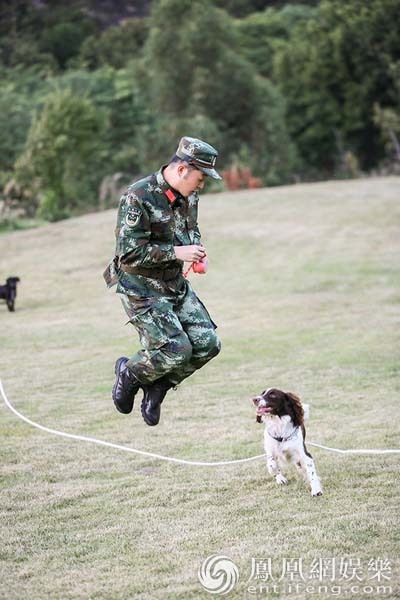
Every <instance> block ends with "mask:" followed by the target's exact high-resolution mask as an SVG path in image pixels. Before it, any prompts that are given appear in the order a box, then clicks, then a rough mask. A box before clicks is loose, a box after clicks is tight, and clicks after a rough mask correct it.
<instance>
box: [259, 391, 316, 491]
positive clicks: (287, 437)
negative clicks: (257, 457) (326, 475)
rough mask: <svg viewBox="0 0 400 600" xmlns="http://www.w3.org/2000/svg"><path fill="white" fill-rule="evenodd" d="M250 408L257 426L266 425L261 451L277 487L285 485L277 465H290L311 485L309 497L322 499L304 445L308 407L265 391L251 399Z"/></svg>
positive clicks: (295, 399) (293, 397)
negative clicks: (289, 463)
mask: <svg viewBox="0 0 400 600" xmlns="http://www.w3.org/2000/svg"><path fill="white" fill-rule="evenodd" d="M253 404H254V405H255V406H256V407H257V423H265V431H264V448H265V453H266V455H267V467H268V471H269V473H270V474H271V475H273V476H274V477H275V479H276V481H277V483H278V484H279V485H282V484H284V483H287V479H286V478H285V477H284V476H283V475H282V473H281V471H280V468H279V464H278V463H279V462H280V461H281V460H282V459H286V460H287V461H289V462H293V463H295V464H296V467H297V468H298V469H299V471H300V472H301V473H302V474H303V476H304V477H305V479H306V480H307V481H308V483H309V484H310V486H311V495H312V496H322V488H321V484H320V481H319V479H318V475H317V472H316V470H315V465H314V460H313V457H312V456H311V454H310V453H309V452H308V451H307V448H306V445H305V443H304V440H305V437H306V430H305V428H304V419H305V418H308V405H306V404H304V405H302V403H301V400H300V398H298V396H296V395H295V394H292V393H291V392H282V391H281V390H277V389H275V388H270V389H268V390H264V391H263V392H262V394H261V395H260V396H256V397H255V398H253ZM305 412H306V417H305V414H304V413H305Z"/></svg>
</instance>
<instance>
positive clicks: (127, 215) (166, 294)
mask: <svg viewBox="0 0 400 600" xmlns="http://www.w3.org/2000/svg"><path fill="white" fill-rule="evenodd" d="M187 140H192V138H183V139H182V140H181V144H180V146H179V148H181V146H182V142H183V141H187ZM193 141H196V140H193ZM179 148H178V150H179ZM211 148H212V147H211ZM184 150H185V151H187V150H188V147H187V146H186V148H184ZM189 150H190V149H189ZM215 152H216V151H215ZM177 155H178V151H177ZM178 156H179V155H178ZM196 166H197V165H196ZM163 168H164V167H161V169H160V170H159V171H158V172H157V173H154V174H152V175H150V176H149V177H146V178H144V179H141V180H140V181H137V182H136V183H134V184H133V185H131V186H130V187H129V188H128V189H127V191H126V193H125V194H124V195H123V196H122V198H121V200H120V203H119V209H118V217H117V227H116V259H115V261H114V266H115V271H116V275H117V277H116V278H115V279H118V285H117V290H116V291H117V293H118V294H120V296H121V300H122V304H123V306H124V308H125V311H126V313H127V315H128V317H129V322H130V323H132V325H133V326H134V327H135V328H136V330H137V331H138V333H139V338H140V343H141V345H142V350H140V351H139V352H137V353H136V354H135V355H134V356H133V357H132V358H131V359H130V360H129V361H128V363H127V366H128V367H129V369H130V370H131V371H132V372H133V373H134V375H135V376H136V378H137V379H138V380H139V381H140V382H141V383H143V384H149V383H152V382H154V381H156V380H158V379H160V378H161V377H164V376H167V378H168V380H169V381H170V383H171V384H173V385H177V384H179V383H180V382H181V381H182V380H183V379H185V378H186V377H189V375H191V374H192V373H194V371H196V370H197V369H199V368H201V367H202V366H203V365H204V364H206V363H207V362H208V361H209V360H210V359H211V358H213V357H214V356H216V355H217V354H218V352H219V351H220V342H219V339H218V337H217V335H216V332H215V329H216V325H215V324H214V323H213V321H212V320H211V318H210V315H209V313H208V311H207V309H206V308H205V306H204V305H203V304H202V302H201V301H200V300H199V298H198V297H197V296H196V294H195V293H194V291H193V289H192V287H191V285H190V283H189V281H187V280H186V279H185V278H184V277H183V264H184V263H183V262H182V261H180V260H177V259H176V256H175V252H174V246H179V245H191V244H196V245H198V244H200V243H201V242H200V240H201V238H200V232H199V229H198V226H197V207H198V195H197V193H194V194H192V195H190V196H189V197H188V198H184V197H183V196H182V195H181V194H179V193H178V192H177V191H176V190H174V189H172V188H171V187H170V186H169V185H168V183H167V182H166V181H165V179H164V176H163ZM202 170H204V171H206V169H202ZM214 173H216V171H214ZM212 176H214V177H215V175H212ZM215 178H219V175H218V177H215ZM112 283H113V282H110V280H109V281H108V284H109V286H111V285H112Z"/></svg>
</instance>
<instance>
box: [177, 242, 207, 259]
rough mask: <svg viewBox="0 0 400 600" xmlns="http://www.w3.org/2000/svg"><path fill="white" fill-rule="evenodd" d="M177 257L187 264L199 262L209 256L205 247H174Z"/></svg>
mask: <svg viewBox="0 0 400 600" xmlns="http://www.w3.org/2000/svg"><path fill="white" fill-rule="evenodd" d="M174 251H175V256H176V258H177V259H178V260H183V261H185V262H197V261H198V260H200V259H202V258H204V257H205V256H207V252H206V249H205V248H204V246H195V245H193V246H174Z"/></svg>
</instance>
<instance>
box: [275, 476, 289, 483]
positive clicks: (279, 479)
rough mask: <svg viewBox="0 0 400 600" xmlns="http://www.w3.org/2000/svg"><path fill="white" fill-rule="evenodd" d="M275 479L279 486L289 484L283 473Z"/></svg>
mask: <svg viewBox="0 0 400 600" xmlns="http://www.w3.org/2000/svg"><path fill="white" fill-rule="evenodd" d="M275 479H276V483H277V484H278V485H284V484H285V483H287V482H288V480H287V479H286V477H284V476H283V475H282V474H281V473H280V474H279V475H276V477H275Z"/></svg>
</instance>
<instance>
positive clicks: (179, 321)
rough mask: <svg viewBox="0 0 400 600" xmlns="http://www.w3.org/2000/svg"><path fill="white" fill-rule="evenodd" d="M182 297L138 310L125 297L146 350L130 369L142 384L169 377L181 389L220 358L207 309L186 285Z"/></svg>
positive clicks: (130, 363) (155, 300)
mask: <svg viewBox="0 0 400 600" xmlns="http://www.w3.org/2000/svg"><path fill="white" fill-rule="evenodd" d="M185 283H186V286H185V290H184V293H183V294H180V295H179V296H178V297H176V298H174V297H172V298H171V297H160V298H153V299H152V300H151V303H150V304H149V306H145V307H143V306H142V307H141V308H138V307H137V305H135V303H134V302H131V301H130V300H129V296H126V295H121V300H122V304H123V306H124V308H125V311H126V313H127V315H128V317H129V321H130V322H131V323H132V325H133V326H134V327H135V328H136V330H137V332H138V333H139V339H140V344H141V345H142V349H141V350H139V351H138V352H137V353H136V354H135V355H134V356H133V357H132V358H130V359H129V361H128V363H127V366H128V367H129V368H130V369H131V370H132V371H133V372H134V374H135V375H136V377H137V379H138V380H139V381H140V382H141V383H151V382H153V381H156V380H157V379H159V378H160V377H164V376H166V377H167V379H168V380H169V381H170V382H171V383H172V384H173V385H178V384H179V383H180V382H181V381H183V380H184V379H186V377H189V376H190V375H192V373H194V372H195V371H196V370H197V369H200V368H201V367H202V366H203V365H205V364H206V363H207V362H208V361H209V360H211V359H212V358H213V357H214V356H216V355H217V354H218V353H219V351H220V349H221V344H220V341H219V339H218V337H217V335H216V333H215V328H216V325H215V324H214V323H213V321H212V320H211V318H210V315H209V314H208V311H207V309H206V308H205V306H204V305H203V304H202V302H201V301H200V300H199V298H198V297H197V296H196V294H195V293H194V292H193V290H192V288H191V286H190V284H189V283H188V282H185Z"/></svg>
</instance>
